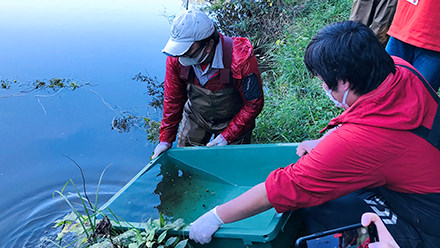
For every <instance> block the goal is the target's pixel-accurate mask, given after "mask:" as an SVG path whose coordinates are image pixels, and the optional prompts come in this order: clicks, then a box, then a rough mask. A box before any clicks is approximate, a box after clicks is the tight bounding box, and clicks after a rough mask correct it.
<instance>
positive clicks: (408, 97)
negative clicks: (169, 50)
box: [190, 21, 440, 247]
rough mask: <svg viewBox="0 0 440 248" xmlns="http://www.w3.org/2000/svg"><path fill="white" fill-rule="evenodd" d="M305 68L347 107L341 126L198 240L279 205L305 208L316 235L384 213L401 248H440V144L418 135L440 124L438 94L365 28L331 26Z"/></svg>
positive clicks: (213, 219) (218, 211) (195, 228)
mask: <svg viewBox="0 0 440 248" xmlns="http://www.w3.org/2000/svg"><path fill="white" fill-rule="evenodd" d="M304 62H305V64H306V66H307V68H308V70H309V71H310V72H311V73H312V74H313V75H316V76H317V77H318V78H319V79H320V80H321V81H322V87H323V89H324V90H325V91H326V92H327V95H328V96H329V97H330V98H331V99H332V101H334V102H335V103H336V104H337V105H338V106H340V107H342V108H345V111H344V112H343V113H342V114H340V115H339V116H337V117H336V118H334V119H333V120H331V121H330V123H329V125H328V126H327V127H326V128H324V130H327V129H330V128H334V127H339V128H337V129H336V130H334V131H333V132H331V133H330V134H328V135H327V136H326V137H325V138H323V139H322V140H321V141H320V142H319V143H318V144H317V146H316V147H314V148H313V149H312V150H311V151H310V153H308V154H306V155H304V156H302V157H301V158H300V159H299V160H298V161H297V162H296V163H294V164H291V165H288V166H286V167H284V168H279V169H277V170H274V171H272V172H271V173H270V174H269V176H268V177H267V179H266V181H265V182H263V183H260V184H258V185H256V186H254V187H253V188H251V189H250V190H249V191H247V192H245V193H243V194H242V195H240V196H238V197H237V198H234V199H232V200H231V201H229V202H226V203H224V204H222V205H219V206H217V207H215V208H214V209H212V210H211V211H209V212H207V213H206V214H204V215H202V216H201V217H199V218H198V219H197V220H196V221H195V222H194V223H193V224H192V225H191V230H190V239H193V240H195V241H196V242H198V243H202V244H204V243H208V242H210V241H211V238H212V235H213V234H214V233H215V232H216V231H217V230H218V228H220V226H221V225H223V224H224V223H230V222H235V221H238V220H241V219H244V218H247V217H250V216H252V215H255V214H258V213H260V212H262V211H265V210H267V209H270V208H272V207H273V208H275V210H276V211H277V212H286V211H289V210H298V212H297V213H298V214H302V215H303V216H304V220H305V225H304V230H305V231H306V232H308V233H315V232H320V231H324V230H329V229H333V228H337V227H341V226H346V225H350V224H354V223H357V222H358V221H359V219H360V218H361V216H362V214H363V213H365V212H375V213H376V214H377V215H378V216H380V218H381V219H382V221H383V222H384V223H385V225H386V227H387V229H388V230H389V232H390V233H391V235H392V236H393V237H394V240H395V242H397V244H398V246H400V247H438V244H440V180H438V179H439V178H440V166H438V164H439V161H440V146H439V145H438V144H435V142H431V141H430V140H427V139H425V137H422V136H419V134H417V133H416V132H413V131H414V130H416V129H418V128H420V127H423V128H425V129H426V130H429V129H431V128H433V129H434V127H436V126H437V125H440V123H437V122H440V118H434V117H435V115H436V111H440V110H437V108H438V101H439V99H438V96H436V95H435V93H433V94H432V92H433V91H432V88H430V87H429V85H428V84H427V83H426V81H424V79H423V77H421V76H420V75H419V73H418V72H417V71H416V70H415V69H414V68H413V67H412V66H411V65H410V64H409V63H407V62H406V61H404V60H402V59H400V58H397V57H390V56H389V55H388V54H387V52H386V51H385V49H384V47H383V46H382V45H381V43H380V42H379V40H377V38H376V37H375V35H374V33H373V32H372V31H371V30H370V29H369V28H368V27H367V26H365V25H363V24H361V23H358V22H352V21H346V22H341V23H334V24H331V25H329V26H326V27H324V28H323V29H322V30H321V31H319V32H318V34H316V35H315V37H313V39H312V40H311V42H310V44H309V45H308V46H307V49H306V52H305V56H304ZM439 115H440V112H439ZM435 119H437V120H436V121H434V120H435ZM434 131H439V130H434ZM432 134H433V136H435V132H433V133H432ZM292 235H294V234H292Z"/></svg>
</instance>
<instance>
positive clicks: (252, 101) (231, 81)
mask: <svg viewBox="0 0 440 248" xmlns="http://www.w3.org/2000/svg"><path fill="white" fill-rule="evenodd" d="M163 52H164V53H165V54H166V55H168V58H167V62H166V75H165V86H164V88H165V91H164V106H163V118H162V122H161V126H160V137H159V140H160V143H159V144H158V145H157V146H156V148H155V149H154V154H153V156H152V159H154V158H156V157H158V156H159V155H160V154H161V153H163V152H164V151H166V150H168V149H169V148H170V147H171V144H172V143H173V142H174V140H175V139H176V135H177V129H178V127H179V123H180V122H181V125H180V131H179V136H178V140H177V146H179V147H182V146H204V145H206V146H221V145H228V144H249V143H250V141H251V135H252V130H253V128H254V127H255V118H256V117H257V115H258V114H259V113H260V112H261V110H262V108H263V102H264V96H263V88H262V81H261V78H260V72H259V70H258V64H257V61H256V58H255V56H254V54H253V49H252V45H251V43H250V42H249V40H248V39H246V38H241V37H233V38H231V37H227V36H223V35H222V34H220V33H219V32H218V31H217V30H216V28H215V26H214V22H213V21H212V20H211V19H209V17H208V16H207V15H206V14H205V13H204V12H202V11H199V10H187V11H185V12H184V13H182V14H180V15H178V16H177V17H176V18H175V19H174V21H173V23H172V26H171V37H170V39H169V40H168V43H167V44H166V46H165V48H164V49H163ZM213 136H215V138H214V139H213V140H212V141H210V139H211V137H213Z"/></svg>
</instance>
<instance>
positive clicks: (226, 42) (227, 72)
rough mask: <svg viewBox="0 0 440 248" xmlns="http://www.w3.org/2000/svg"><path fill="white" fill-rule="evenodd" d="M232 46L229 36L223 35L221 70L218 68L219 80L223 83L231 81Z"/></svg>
mask: <svg viewBox="0 0 440 248" xmlns="http://www.w3.org/2000/svg"><path fill="white" fill-rule="evenodd" d="M232 46H233V40H232V38H231V37H228V36H223V67H224V69H223V70H220V82H222V83H224V84H229V83H232V72H231V64H232Z"/></svg>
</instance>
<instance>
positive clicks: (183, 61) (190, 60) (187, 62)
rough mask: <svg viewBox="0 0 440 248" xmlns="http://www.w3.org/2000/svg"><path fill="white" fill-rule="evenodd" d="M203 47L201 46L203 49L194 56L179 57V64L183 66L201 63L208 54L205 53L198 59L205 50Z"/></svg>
mask: <svg viewBox="0 0 440 248" xmlns="http://www.w3.org/2000/svg"><path fill="white" fill-rule="evenodd" d="M205 48H206V47H204V48H203V50H202V51H201V52H200V53H199V55H198V56H197V57H195V58H190V57H185V56H182V57H179V62H180V64H182V65H183V66H190V65H197V64H201V63H203V62H204V61H205V60H206V59H207V58H208V56H209V53H208V54H206V56H205V57H204V58H203V59H202V60H200V58H201V57H202V54H203V53H204V52H205Z"/></svg>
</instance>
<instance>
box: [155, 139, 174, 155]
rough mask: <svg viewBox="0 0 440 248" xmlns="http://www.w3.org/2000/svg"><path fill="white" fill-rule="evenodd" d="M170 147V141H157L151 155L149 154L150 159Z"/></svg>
mask: <svg viewBox="0 0 440 248" xmlns="http://www.w3.org/2000/svg"><path fill="white" fill-rule="evenodd" d="M170 147H171V143H170V142H165V141H161V142H159V145H157V146H156V148H154V153H153V156H151V159H155V158H157V157H158V156H159V155H160V154H161V153H162V152H165V151H166V150H168V149H170Z"/></svg>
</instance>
